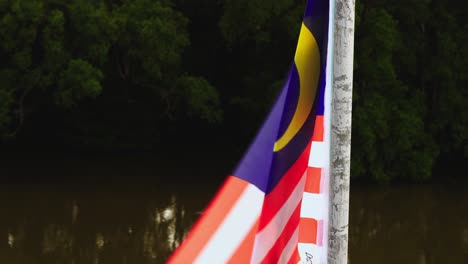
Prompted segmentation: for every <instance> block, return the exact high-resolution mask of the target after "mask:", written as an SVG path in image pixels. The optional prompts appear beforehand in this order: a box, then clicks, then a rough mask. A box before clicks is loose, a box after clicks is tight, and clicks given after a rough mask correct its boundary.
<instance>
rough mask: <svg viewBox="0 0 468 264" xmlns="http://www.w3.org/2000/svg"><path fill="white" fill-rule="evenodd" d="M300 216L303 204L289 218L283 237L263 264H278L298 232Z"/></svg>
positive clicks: (278, 240) (282, 233)
mask: <svg viewBox="0 0 468 264" xmlns="http://www.w3.org/2000/svg"><path fill="white" fill-rule="evenodd" d="M300 215H301V203H300V202H299V204H298V205H297V207H296V209H295V210H294V213H293V214H292V215H291V218H289V220H288V223H287V224H286V226H285V227H284V229H283V232H281V235H280V236H279V237H278V239H277V240H276V242H275V244H274V245H273V247H272V248H271V249H270V251H269V252H268V254H267V255H266V256H265V258H263V260H262V263H277V262H278V259H279V258H280V256H281V253H282V252H283V249H284V247H285V246H286V244H287V243H288V242H289V240H290V239H291V237H292V235H293V234H294V231H296V229H297V226H298V225H299V220H300ZM239 263H240V262H239Z"/></svg>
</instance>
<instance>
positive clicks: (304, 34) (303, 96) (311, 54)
mask: <svg viewBox="0 0 468 264" xmlns="http://www.w3.org/2000/svg"><path fill="white" fill-rule="evenodd" d="M294 61H295V63H296V67H297V71H298V73H299V87H300V88H299V99H298V102H297V106H296V111H295V112H294V116H293V118H292V119H291V122H290V123H289V125H288V128H287V129H286V131H285V132H284V134H283V135H282V136H281V137H280V138H279V139H278V140H277V141H276V142H275V145H274V147H273V150H274V151H275V152H277V151H280V150H281V149H283V148H284V147H285V146H286V145H287V144H288V143H289V142H290V141H291V139H292V138H293V137H294V136H295V135H296V134H297V132H299V130H300V129H301V127H302V126H303V125H304V123H305V121H306V120H307V117H308V116H309V114H310V111H311V110H312V105H313V103H314V99H315V94H316V90H317V84H318V80H319V76H320V51H319V47H318V45H317V41H316V40H315V38H314V36H313V35H312V33H311V32H310V31H309V29H308V28H307V27H306V26H305V25H304V23H302V27H301V32H300V34H299V41H298V43H297V48H296V54H295V56H294ZM311 133H312V132H311Z"/></svg>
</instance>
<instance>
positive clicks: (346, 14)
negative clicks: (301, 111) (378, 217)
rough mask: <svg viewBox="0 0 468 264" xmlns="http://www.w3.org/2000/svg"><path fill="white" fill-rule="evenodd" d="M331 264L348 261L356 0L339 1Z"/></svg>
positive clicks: (337, 12) (337, 8)
mask: <svg viewBox="0 0 468 264" xmlns="http://www.w3.org/2000/svg"><path fill="white" fill-rule="evenodd" d="M334 14H335V15H334V17H335V18H334V49H333V93H332V120H331V126H332V129H331V130H332V131H331V152H330V155H331V157H330V158H331V168H330V172H331V176H330V211H329V213H330V220H329V221H330V224H329V232H328V234H329V240H328V263H329V264H344V263H347V261H348V218H349V182H350V161H351V110H352V94H353V55H354V53H353V52H354V0H335V11H334Z"/></svg>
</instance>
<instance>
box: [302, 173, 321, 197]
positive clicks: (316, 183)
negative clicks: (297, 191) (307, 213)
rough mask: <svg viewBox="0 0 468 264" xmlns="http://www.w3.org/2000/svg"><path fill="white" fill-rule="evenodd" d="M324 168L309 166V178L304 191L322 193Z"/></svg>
mask: <svg viewBox="0 0 468 264" xmlns="http://www.w3.org/2000/svg"><path fill="white" fill-rule="evenodd" d="M321 176H322V169H321V168H315V167H308V168H307V179H306V185H305V188H304V191H306V192H309V193H320V178H321Z"/></svg>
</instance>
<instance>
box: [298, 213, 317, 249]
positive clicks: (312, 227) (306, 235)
mask: <svg viewBox="0 0 468 264" xmlns="http://www.w3.org/2000/svg"><path fill="white" fill-rule="evenodd" d="M317 228H318V222H317V220H315V219H313V218H301V221H300V223H299V243H312V244H317Z"/></svg>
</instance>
